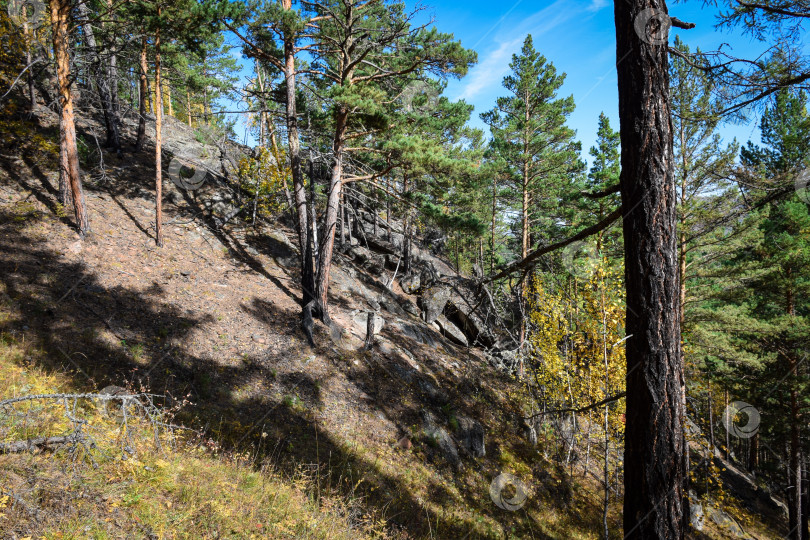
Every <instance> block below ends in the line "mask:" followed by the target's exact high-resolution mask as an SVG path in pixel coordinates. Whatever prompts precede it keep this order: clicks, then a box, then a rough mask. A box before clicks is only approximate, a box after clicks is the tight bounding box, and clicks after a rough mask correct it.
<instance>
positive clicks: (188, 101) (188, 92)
mask: <svg viewBox="0 0 810 540" xmlns="http://www.w3.org/2000/svg"><path fill="white" fill-rule="evenodd" d="M192 114H193V113H192V112H191V90H189V89H188V88H186V117H187V119H188V127H191V128H193V127H194V120H193V118H192Z"/></svg>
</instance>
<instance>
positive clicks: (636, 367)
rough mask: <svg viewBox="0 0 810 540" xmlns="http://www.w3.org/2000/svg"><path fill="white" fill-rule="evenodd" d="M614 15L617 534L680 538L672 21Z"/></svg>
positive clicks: (624, 9) (659, 9)
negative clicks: (619, 251)
mask: <svg viewBox="0 0 810 540" xmlns="http://www.w3.org/2000/svg"><path fill="white" fill-rule="evenodd" d="M614 14H615V23H616V57H617V72H618V85H619V118H620V124H621V144H622V148H623V149H625V151H624V152H622V157H621V160H622V163H621V164H622V171H621V182H620V183H621V194H622V207H623V209H624V220H623V232H624V245H625V284H626V289H627V323H626V332H627V335H628V336H632V337H630V338H629V339H628V340H627V342H626V347H627V416H626V418H627V420H626V439H625V453H624V463H625V467H626V469H625V481H624V485H625V496H624V532H625V538H631V539H647V538H666V539H681V538H683V537H684V531H685V523H686V522H687V520H688V515H687V514H688V508H689V506H688V504H686V501H685V496H686V489H685V482H686V455H685V451H686V447H685V440H684V432H683V422H684V379H683V366H682V359H681V355H680V325H679V320H678V319H679V314H680V306H679V303H680V302H679V289H678V257H677V231H676V226H675V225H676V204H677V194H676V192H675V182H674V156H673V148H672V146H673V145H672V124H671V120H670V109H669V69H668V68H669V57H668V52H667V39H666V31H667V30H668V28H669V25H670V24H671V23H670V19H669V16H668V15H667V8H666V2H664V1H663V0H630V1H624V0H616V1H615V2H614ZM645 22H646V23H648V24H645ZM639 23H640V24H639ZM639 26H640V27H641V30H640V31H637V30H636V28H637V27H639ZM661 34H663V39H654V38H660V37H661Z"/></svg>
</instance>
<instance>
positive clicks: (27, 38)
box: [23, 19, 37, 111]
mask: <svg viewBox="0 0 810 540" xmlns="http://www.w3.org/2000/svg"><path fill="white" fill-rule="evenodd" d="M23 36H24V37H25V65H26V66H31V62H32V61H33V58H32V56H33V55H32V54H31V37H32V36H31V31H30V29H29V28H28V20H27V19H24V20H23ZM27 81H28V102H29V104H30V105H31V110H32V111H33V110H34V109H35V108H36V106H37V97H36V94H35V93H34V73H33V69H31V68H30V67H29V69H28V74H27Z"/></svg>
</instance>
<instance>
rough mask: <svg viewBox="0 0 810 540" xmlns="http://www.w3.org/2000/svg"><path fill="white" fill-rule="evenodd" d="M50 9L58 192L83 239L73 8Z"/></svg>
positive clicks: (58, 1)
mask: <svg viewBox="0 0 810 540" xmlns="http://www.w3.org/2000/svg"><path fill="white" fill-rule="evenodd" d="M50 7H51V24H52V25H53V51H54V56H55V57H56V78H57V85H58V89H59V111H60V113H59V114H60V116H59V193H60V197H61V199H62V204H64V205H65V207H67V206H68V205H69V204H70V203H71V201H72V204H73V210H74V215H75V218H76V228H77V229H78V231H79V235H80V236H84V235H85V234H86V233H87V231H88V229H89V223H88V221H87V210H86V208H85V205H84V192H83V191H82V180H81V177H80V176H79V150H78V148H77V146H76V124H75V121H74V115H73V97H72V95H71V92H70V86H71V80H70V52H69V50H68V47H69V46H70V44H69V39H68V37H69V36H68V32H69V26H70V10H71V7H72V6H71V2H70V0H51V4H50Z"/></svg>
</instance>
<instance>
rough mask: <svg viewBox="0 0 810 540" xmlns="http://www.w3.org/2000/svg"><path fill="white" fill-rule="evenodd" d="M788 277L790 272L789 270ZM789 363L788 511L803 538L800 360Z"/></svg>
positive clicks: (797, 538)
mask: <svg viewBox="0 0 810 540" xmlns="http://www.w3.org/2000/svg"><path fill="white" fill-rule="evenodd" d="M788 277H790V272H789V271H788ZM794 298H795V297H794V294H793V289H792V288H791V287H790V286H788V290H787V295H786V308H787V309H786V311H787V314H788V316H790V317H795V315H796V307H795V300H794ZM788 365H789V367H790V375H791V381H790V383H791V384H790V457H789V463H788V478H787V485H788V486H791V487H790V491H789V503H790V508H789V511H788V529H789V530H790V534H789V536H790V538H791V539H793V540H802V536H803V534H802V524H803V520H802V467H801V434H800V427H799V422H800V410H799V390H798V387H797V386H798V383H799V362H798V359H797V358H796V355H795V354H793V353H792V352H791V353H788Z"/></svg>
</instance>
